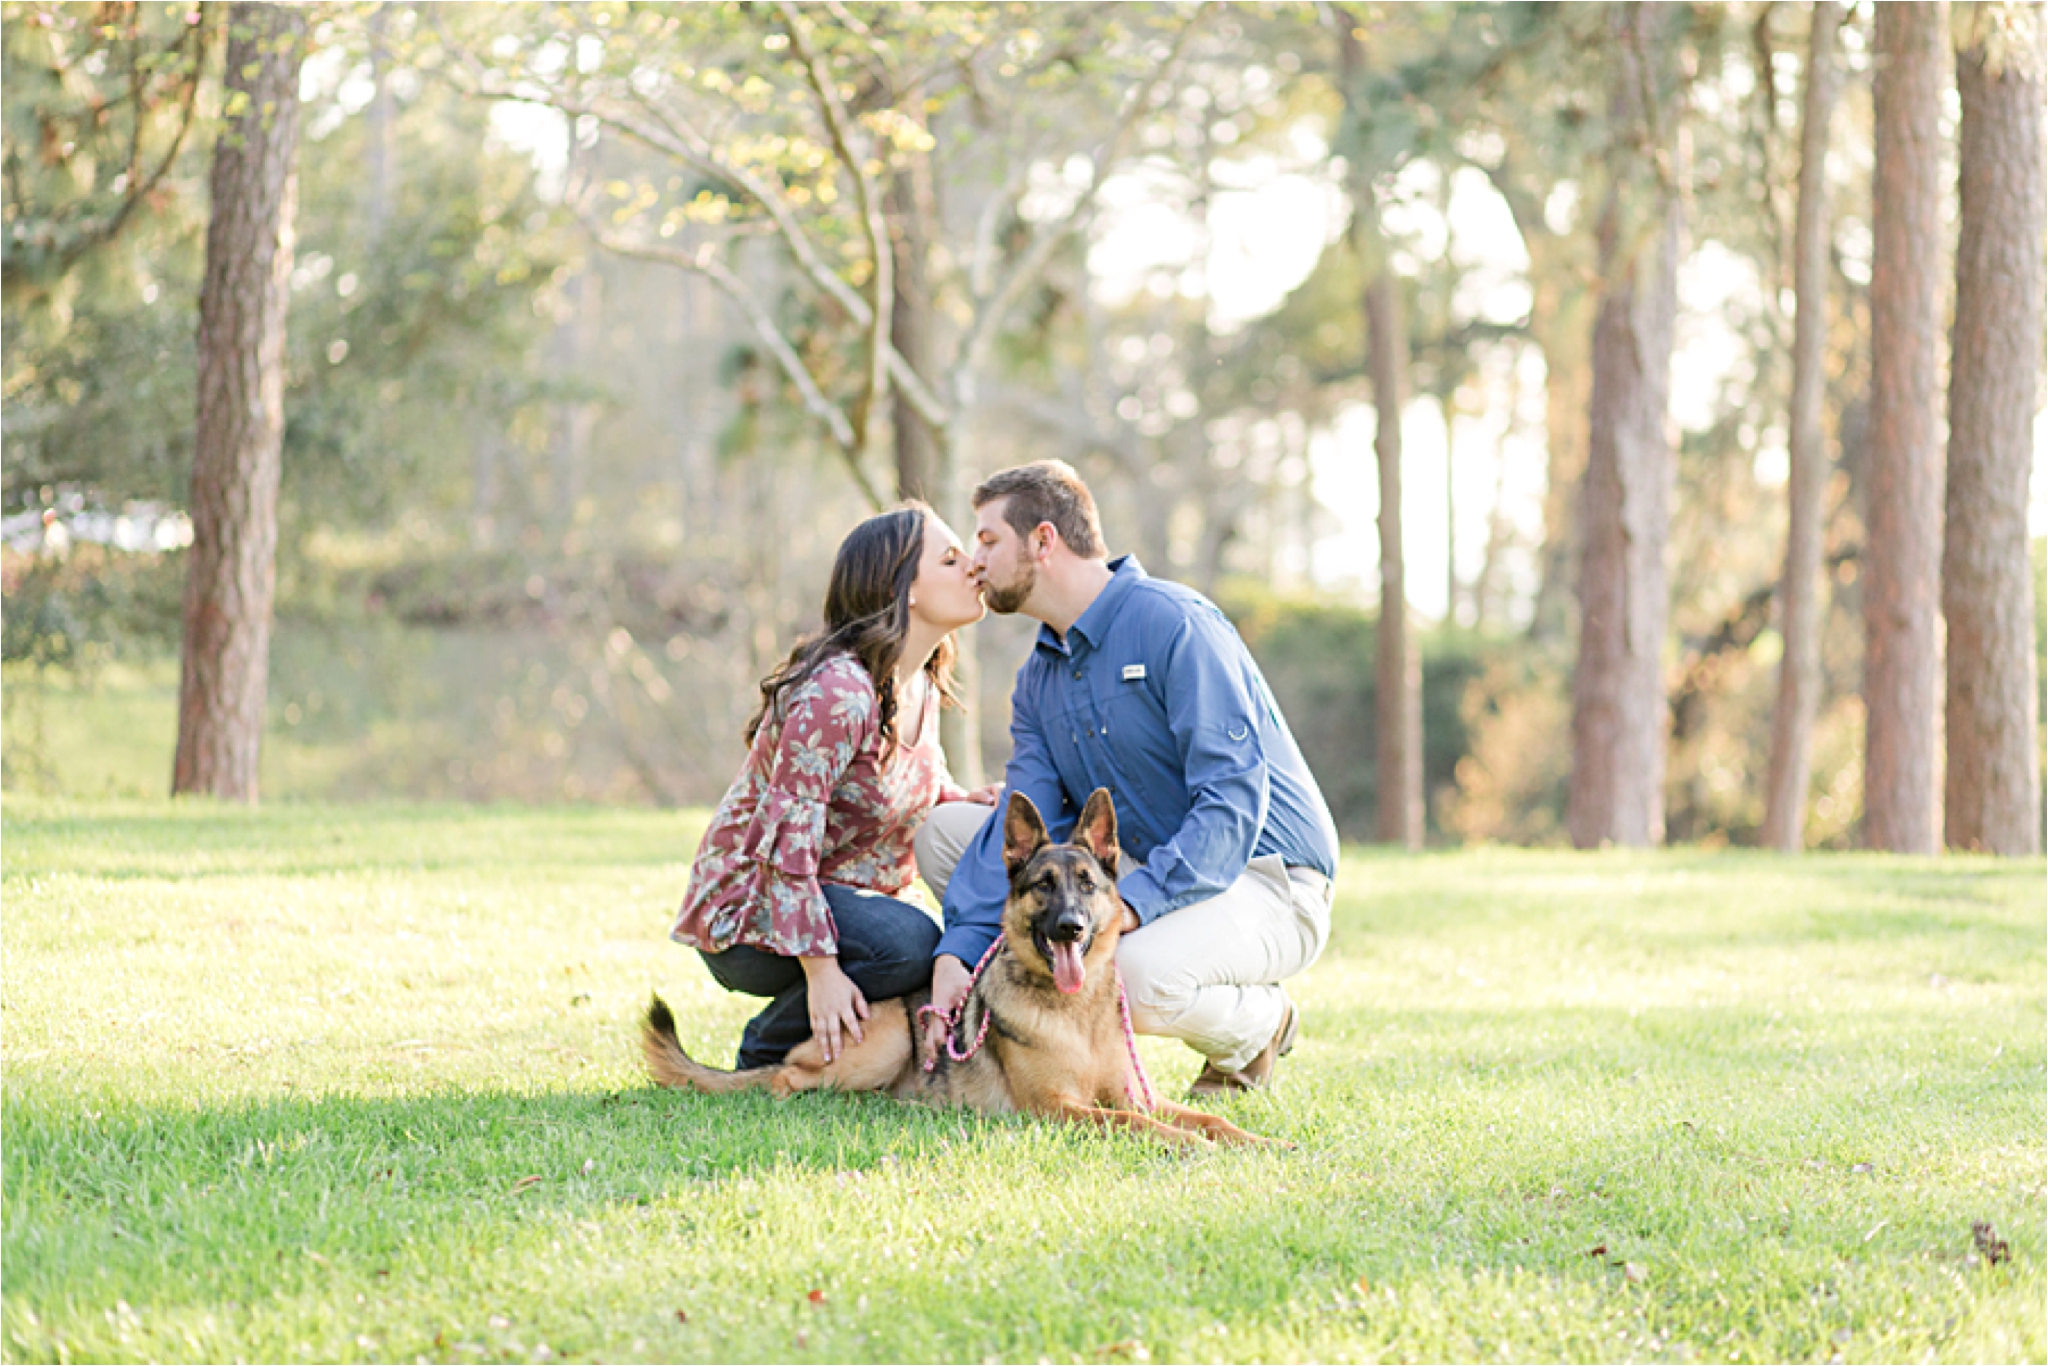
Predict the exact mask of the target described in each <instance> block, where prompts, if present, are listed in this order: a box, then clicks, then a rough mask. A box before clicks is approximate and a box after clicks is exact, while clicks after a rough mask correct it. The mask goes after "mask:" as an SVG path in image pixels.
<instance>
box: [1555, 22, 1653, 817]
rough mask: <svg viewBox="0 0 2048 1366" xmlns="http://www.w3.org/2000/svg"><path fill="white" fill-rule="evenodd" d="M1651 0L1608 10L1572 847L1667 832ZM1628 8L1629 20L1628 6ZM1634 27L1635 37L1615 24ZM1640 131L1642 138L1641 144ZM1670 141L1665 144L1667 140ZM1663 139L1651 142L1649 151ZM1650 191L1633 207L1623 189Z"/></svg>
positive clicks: (1575, 683)
mask: <svg viewBox="0 0 2048 1366" xmlns="http://www.w3.org/2000/svg"><path fill="white" fill-rule="evenodd" d="M1657 8H1658V7H1656V6H1651V5H1632V6H1626V7H1624V6H1616V7H1615V8H1614V10H1613V11H1612V12H1613V14H1614V16H1615V18H1614V20H1613V21H1612V22H1613V25H1614V27H1615V29H1616V37H1617V42H1616V43H1615V50H1616V56H1617V63H1618V66H1619V70H1618V72H1617V74H1616V77H1615V92H1614V97H1613V104H1612V110H1613V114H1612V117H1613V122H1614V125H1615V140H1614V144H1613V150H1612V151H1611V152H1610V153H1609V163H1608V165H1609V185H1608V191H1607V198H1606V202H1605V205H1604V207H1603V210H1602V213H1601V219H1600V231H1599V242H1600V277H1601V280H1602V282H1603V288H1602V292H1601V297H1600V305H1599V312H1598V314H1597V315H1596V317H1595V320H1594V325H1593V398H1592V404H1591V408H1590V416H1591V421H1590V439H1589V442H1588V447H1587V461H1586V474H1585V481H1584V501H1583V503H1582V508H1583V513H1582V517H1581V523H1580V524H1581V527H1582V530H1583V535H1584V546H1585V550H1584V556H1583V559H1582V561H1581V568H1580V574H1579V660H1578V668H1577V669H1576V670H1575V672H1574V673H1573V677H1572V777H1571V787H1570V793H1569V798H1568V803H1567V814H1566V820H1567V826H1568V828H1569V830H1570V832H1571V839H1572V843H1573V844H1574V845H1576V846H1578V847H1579V848H1581V849H1585V848H1592V847H1596V846H1598V845H1601V844H1603V843H1610V842H1611V843H1614V844H1626V845H1639V846H1640V845H1654V844H1657V843H1659V842H1661V841H1662V839H1663V838H1664V760H1665V746H1666V740H1665V731H1666V727H1667V724H1668V716H1669V711H1668V707H1667V705H1666V702H1665V697H1664V673H1663V650H1664V633H1665V626H1666V623H1667V621H1668V618H1669V615H1670V580H1669V575H1668V572H1667V570H1666V569H1665V565H1664V548H1665V544H1666V542H1667V541H1668V539H1669V536H1670V526H1671V487H1672V483H1673V481H1674V479H1675V477H1676V461H1675V459H1674V455H1673V452H1672V449H1671V443H1670V440H1669V439H1668V437H1667V436H1666V433H1665V423H1666V418H1667V408H1668V406H1669V398H1670V392H1671V348H1672V340H1673V325H1674V322H1675V319H1676V316H1677V308H1678V252H1679V235H1680V225H1681V222H1682V210H1681V207H1680V201H1679V198H1678V196H1677V194H1676V193H1675V186H1673V185H1672V184H1671V183H1670V182H1669V181H1668V179H1666V178H1665V177H1666V176H1668V175H1669V174H1672V173H1673V172H1672V170H1671V168H1666V169H1665V170H1664V171H1663V172H1661V173H1660V172H1659V171H1658V170H1657V169H1656V168H1655V167H1653V166H1651V165H1647V164H1645V160H1646V158H1645V157H1644V156H1643V155H1642V154H1640V153H1638V152H1636V151H1635V150H1633V147H1634V144H1635V142H1636V138H1635V137H1634V136H1631V135H1630V134H1631V130H1636V129H1639V128H1640V129H1642V130H1644V132H1645V133H1647V131H1648V130H1649V129H1653V128H1656V127H1658V126H1659V124H1660V123H1662V122H1668V121H1669V120H1670V119H1671V118H1672V117H1673V115H1674V114H1675V111H1674V110H1671V109H1665V110H1663V111H1661V112H1662V116H1663V117H1662V119H1658V118H1657V117H1654V116H1655V115H1657V114H1658V112H1659V111H1657V110H1655V109H1645V108H1644V107H1643V104H1642V100H1641V98H1640V97H1639V92H1640V91H1641V90H1642V88H1643V87H1644V86H1645V85H1646V84H1653V83H1654V79H1655V78H1654V76H1652V75H1649V74H1648V73H1645V72H1644V71H1643V70H1642V63H1643V62H1644V61H1653V60H1654V55H1653V54H1655V53H1656V52H1658V51H1660V50H1661V45H1660V44H1659V43H1658V42H1657V41H1656V38H1655V36H1654V34H1653V33H1652V28H1653V26H1654V12H1655V10H1656V9H1657ZM1623 16H1627V17H1623ZM1623 25H1632V26H1633V28H1634V33H1633V34H1632V35H1631V34H1629V33H1627V32H1625V31H1622V28H1623ZM1646 140H1647V139H1646ZM1667 145H1668V144H1667ZM1664 150H1665V148H1660V147H1657V146H1654V145H1652V146H1651V147H1650V148H1649V156H1650V157H1655V156H1657V155H1659V154H1660V153H1661V152H1663V151H1664ZM1631 184H1642V185H1645V186H1647V187H1649V193H1648V194H1647V195H1646V196H1644V199H1643V201H1642V202H1641V207H1639V208H1633V209H1632V208H1631V206H1630V205H1629V204H1628V203H1627V202H1625V200H1624V196H1623V187H1624V186H1626V185H1631Z"/></svg>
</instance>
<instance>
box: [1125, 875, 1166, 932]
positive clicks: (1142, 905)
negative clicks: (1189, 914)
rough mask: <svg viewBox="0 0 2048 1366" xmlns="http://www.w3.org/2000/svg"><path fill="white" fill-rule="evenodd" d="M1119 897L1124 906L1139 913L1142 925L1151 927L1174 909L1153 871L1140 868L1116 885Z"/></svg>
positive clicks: (1139, 921) (1139, 920)
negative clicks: (1150, 925) (1122, 900)
mask: <svg viewBox="0 0 2048 1366" xmlns="http://www.w3.org/2000/svg"><path fill="white" fill-rule="evenodd" d="M1116 890H1117V895H1118V896H1121V897H1122V898H1123V899H1124V904H1125V905H1126V906H1129V907H1130V908H1131V909H1132V910H1133V911H1134V912H1136V913H1137V916H1138V923H1139V924H1140V925H1149V924H1151V923H1152V922H1153V921H1155V920H1157V919H1158V918H1159V917H1160V916H1162V915H1165V914H1166V913H1167V912H1168V911H1170V910H1173V909H1174V907H1173V906H1172V905H1171V904H1170V903H1169V900H1168V898H1167V895H1166V889H1165V888H1163V887H1161V886H1160V885H1159V881H1158V879H1157V878H1155V877H1153V876H1152V873H1151V870H1150V869H1146V868H1140V869H1138V870H1137V871H1136V872H1134V873H1132V874H1131V875H1130V876H1129V877H1126V878H1123V879H1121V880H1120V881H1119V882H1118V883H1117V884H1116Z"/></svg>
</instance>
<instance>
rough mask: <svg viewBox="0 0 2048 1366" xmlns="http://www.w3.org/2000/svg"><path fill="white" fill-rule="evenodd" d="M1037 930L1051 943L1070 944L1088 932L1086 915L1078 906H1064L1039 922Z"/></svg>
mask: <svg viewBox="0 0 2048 1366" xmlns="http://www.w3.org/2000/svg"><path fill="white" fill-rule="evenodd" d="M1039 927H1040V928H1039V932H1040V933H1041V934H1043V935H1044V936H1045V937H1046V940H1047V942H1049V943H1053V944H1071V943H1073V942H1074V941H1075V940H1077V939H1080V938H1081V937H1082V936H1084V935H1086V934H1087V933H1088V917H1087V916H1085V915H1083V914H1081V908H1080V907H1078V906H1065V907H1062V908H1061V909H1060V910H1059V912H1058V913H1057V914H1055V915H1053V916H1052V917H1051V918H1049V919H1046V920H1042V921H1040V922H1039Z"/></svg>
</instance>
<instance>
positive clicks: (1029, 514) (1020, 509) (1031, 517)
mask: <svg viewBox="0 0 2048 1366" xmlns="http://www.w3.org/2000/svg"><path fill="white" fill-rule="evenodd" d="M997 498H1002V499H1005V500H1006V501H1005V502H1004V504H1003V520H1004V521H1006V522H1008V523H1009V524H1010V527H1011V529H1012V530H1014V531H1015V532H1016V533H1017V534H1018V535H1019V536H1029V535H1030V534H1031V532H1032V531H1033V529H1035V528H1036V527H1037V526H1038V524H1039V523H1040V522H1051V523H1052V525H1053V530H1055V531H1057V532H1059V534H1060V539H1061V540H1063V541H1065V542H1066V543H1067V548H1068V549H1069V550H1071V551H1073V552H1074V553H1075V554H1076V555H1079V556H1080V557H1081V558H1083V559H1086V560H1102V559H1107V558H1108V557H1109V552H1108V550H1106V549H1105V548H1104V547H1103V544H1102V519H1101V518H1100V517H1098V516H1097V515H1096V512H1095V495H1094V494H1092V493H1090V492H1088V486H1087V485H1086V484H1084V483H1082V482H1081V476H1080V475H1078V474H1076V473H1074V467H1073V466H1072V465H1069V464H1068V463H1067V462H1066V461H1064V460H1039V461H1036V462H1034V463H1032V464H1029V465H1018V466H1017V467H1016V468H1014V469H1007V470H1002V471H999V472H998V473H996V474H992V475H990V476H989V477H988V478H987V479H985V480H983V481H982V484H981V487H980V488H977V489H976V490H975V491H974V506H975V507H976V508H980V507H982V506H983V505H984V504H986V503H988V502H990V501H991V500H993V499H997Z"/></svg>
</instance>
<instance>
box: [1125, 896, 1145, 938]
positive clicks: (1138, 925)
mask: <svg viewBox="0 0 2048 1366" xmlns="http://www.w3.org/2000/svg"><path fill="white" fill-rule="evenodd" d="M1144 924H1145V922H1144V921H1142V920H1140V919H1138V913H1137V912H1136V911H1134V910H1132V909H1131V903H1130V902H1128V901H1126V902H1124V922H1123V932H1124V933H1125V934H1129V933H1130V932H1131V931H1133V930H1137V929H1142V928H1144Z"/></svg>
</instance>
